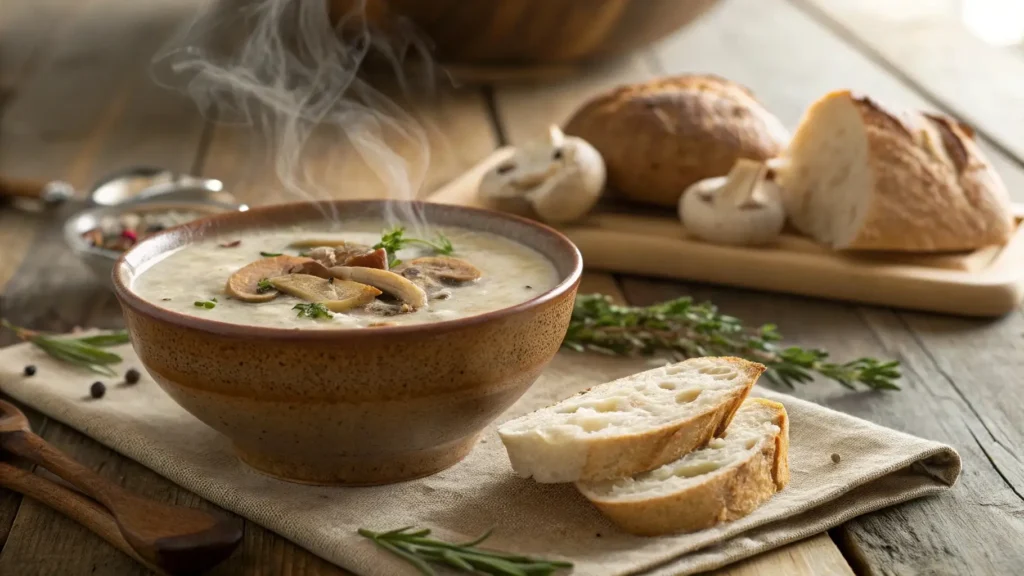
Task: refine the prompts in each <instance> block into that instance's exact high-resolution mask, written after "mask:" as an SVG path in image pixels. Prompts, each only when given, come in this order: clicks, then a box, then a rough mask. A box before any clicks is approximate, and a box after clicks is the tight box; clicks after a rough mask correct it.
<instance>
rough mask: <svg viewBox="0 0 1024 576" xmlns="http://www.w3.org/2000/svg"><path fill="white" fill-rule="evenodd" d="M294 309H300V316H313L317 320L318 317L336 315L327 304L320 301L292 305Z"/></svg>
mask: <svg viewBox="0 0 1024 576" xmlns="http://www.w3.org/2000/svg"><path fill="white" fill-rule="evenodd" d="M292 310H298V311H299V313H298V316H299V318H313V319H314V320H315V319H317V318H330V317H331V316H334V314H331V311H330V310H328V309H327V307H326V306H324V305H323V304H321V303H319V302H312V303H309V304H296V305H295V306H292Z"/></svg>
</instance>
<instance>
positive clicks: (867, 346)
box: [0, 0, 1024, 576]
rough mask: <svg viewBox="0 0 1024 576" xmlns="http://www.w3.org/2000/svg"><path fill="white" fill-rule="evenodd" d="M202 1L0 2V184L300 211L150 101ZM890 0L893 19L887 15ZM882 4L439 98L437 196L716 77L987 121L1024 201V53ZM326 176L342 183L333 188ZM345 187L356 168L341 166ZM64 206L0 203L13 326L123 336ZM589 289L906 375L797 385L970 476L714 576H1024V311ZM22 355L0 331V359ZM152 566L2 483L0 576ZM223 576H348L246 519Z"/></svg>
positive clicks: (781, 96) (642, 284)
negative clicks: (480, 165)
mask: <svg viewBox="0 0 1024 576" xmlns="http://www.w3.org/2000/svg"><path fill="white" fill-rule="evenodd" d="M197 1H198V0H148V1H147V2H129V1H127V0H82V1H77V2H72V1H70V0H5V1H4V2H3V4H2V6H0V122H2V125H0V174H4V175H7V176H24V177H39V178H63V179H67V180H69V181H70V182H72V183H74V184H75V185H76V186H78V187H80V188H85V187H87V186H88V185H89V184H90V183H91V182H93V181H95V180H96V179H98V178H99V177H101V176H103V175H104V174H106V173H107V172H109V171H112V170H114V169H117V168H120V167H124V166H127V165H131V164H156V165H160V166H164V167H168V168H172V169H176V170H180V171H185V172H191V173H195V174H203V175H208V176H212V177H217V178H221V179H222V180H224V181H225V182H226V184H227V185H228V187H229V188H230V189H231V190H232V191H233V192H234V193H235V194H236V195H237V196H238V197H239V198H240V199H241V200H243V201H245V202H248V203H250V204H260V203H267V202H272V201H275V200H283V199H287V196H286V195H285V194H284V193H282V192H281V189H280V187H279V186H278V185H277V183H276V182H275V181H274V180H273V178H272V177H271V175H270V174H268V173H267V170H266V168H265V166H266V165H267V162H265V161H264V158H263V157H261V156H260V155H259V154H253V153H252V152H253V151H254V150H258V149H259V148H258V144H257V143H256V142H255V139H254V138H252V137H251V136H250V135H249V134H248V133H247V132H245V131H244V130H241V129H238V128H230V127H225V126H222V125H215V124H213V123H210V122H208V121H206V120H205V119H204V118H202V117H201V116H200V115H199V114H198V113H197V110H196V107H195V106H194V104H193V103H191V102H190V101H188V100H186V99H184V98H182V97H181V96H179V95H177V94H175V93H173V92H169V91H166V90H164V89H161V88H158V87H156V86H154V85H153V83H152V81H151V80H150V77H149V75H148V67H149V62H150V58H151V56H152V55H153V54H154V52H155V51H156V50H157V49H158V48H159V46H160V45H161V43H162V42H163V41H164V40H165V39H166V37H167V36H168V34H170V33H171V32H172V30H174V28H175V27H176V26H177V25H179V24H180V23H182V22H183V21H185V20H186V19H187V18H189V17H190V16H191V15H192V13H193V10H194V8H195V6H196V3H197ZM881 4H884V3H881ZM878 5H880V3H879V2H868V3H866V4H865V3H860V2H858V1H857V0H724V2H723V4H722V5H721V6H720V7H719V8H718V9H716V10H714V11H713V12H712V13H710V14H708V15H707V16H706V17H705V18H704V19H702V20H701V21H699V22H698V23H697V24H695V25H693V26H691V27H689V28H687V29H686V30H684V31H682V32H680V33H678V34H676V35H675V36H673V37H671V38H670V39H668V40H666V41H663V42H661V43H659V44H657V45H655V46H653V47H651V48H650V49H647V50H644V51H642V52H639V53H637V54H634V55H632V56H630V57H628V58H625V59H622V60H618V61H615V62H609V63H606V64H605V65H602V66H601V67H599V68H595V69H589V70H586V71H584V72H583V73H581V74H580V75H577V76H573V77H570V78H566V79H564V80H560V81H556V82H552V83H548V84H545V85H543V86H528V85H518V86H493V87H489V86H485V87H463V88H460V89H458V90H456V89H448V90H445V91H443V92H442V93H441V94H439V96H438V98H437V101H436V102H433V103H430V104H429V105H423V106H421V107H420V108H421V113H422V114H423V116H424V117H425V118H426V119H428V120H430V122H431V124H432V125H433V127H434V128H433V130H432V133H431V140H432V144H433V150H432V154H433V158H432V165H431V168H430V171H429V173H428V175H427V178H426V182H425V184H424V191H429V190H431V189H433V188H435V187H437V186H438V185H440V184H442V183H444V182H446V181H447V180H449V179H451V178H452V177H454V176H455V175H457V174H459V173H460V172H461V171H463V170H465V169H466V168H468V167H469V166H471V165H472V164H473V163H474V162H476V161H477V160H479V159H481V158H483V157H484V156H485V155H487V153H488V152H489V151H491V150H493V149H494V148H495V147H497V146H499V145H502V144H507V143H512V144H515V143H518V142H523V141H524V140H527V139H530V138H532V137H535V136H536V135H539V134H542V133H543V130H544V128H545V126H546V125H548V124H549V123H552V122H560V121H562V120H564V119H565V117H566V115H567V114H568V113H569V112H570V111H571V110H572V109H573V107H574V106H575V105H577V104H578V103H579V102H580V101H581V100H582V99H583V98H585V97H587V96H588V95H589V94H591V93H593V92H595V91H597V90H600V89H602V88H604V87H607V86H610V85H614V84H617V83H622V82H628V81H637V80H643V79H645V78H650V77H652V76H656V75H661V74H672V73H680V72H689V71H707V72H714V73H717V74H721V75H724V76H726V77H729V78H732V79H734V80H737V81H739V82H742V83H745V84H747V85H749V86H751V87H752V88H753V89H754V91H755V92H756V93H757V94H758V95H759V97H760V98H761V99H762V100H763V101H764V102H765V103H766V105H767V106H768V108H769V109H771V110H773V111H775V112H776V113H777V114H778V115H779V116H780V117H781V118H782V120H783V122H785V123H786V124H787V125H789V126H791V127H792V126H794V125H795V123H796V121H797V120H798V118H799V116H800V113H801V112H802V110H803V109H804V108H805V107H806V106H807V105H808V104H809V103H810V102H811V101H812V100H813V99H815V98H816V97H817V96H819V95H821V94H823V93H824V92H825V91H827V90H830V89H833V88H840V87H852V88H857V89H860V90H863V91H866V92H868V93H870V94H873V95H875V96H876V97H878V98H880V99H882V100H887V101H891V102H893V103H894V104H897V105H909V106H919V107H924V108H930V109H936V110H941V111H946V112H950V113H954V114H956V115H959V116H960V117H961V118H963V119H964V120H967V121H968V122H971V123H972V124H974V125H975V126H976V127H977V128H978V131H979V134H980V138H981V140H982V142H983V145H984V147H985V148H986V150H987V151H988V153H989V154H990V157H991V159H992V161H993V163H994V164H995V165H996V167H997V169H998V170H999V171H1000V172H1001V174H1002V176H1003V178H1004V179H1005V180H1006V182H1007V183H1008V185H1009V186H1010V188H1011V190H1012V193H1013V195H1014V197H1015V199H1016V200H1018V201H1020V200H1024V164H1022V158H1024V108H1022V107H1021V105H1020V103H1021V102H1024V51H1019V50H1018V51H1017V53H1016V54H1013V53H1011V52H1010V51H1007V50H1002V49H997V48H993V47H991V46H988V45H985V44H983V43H982V42H980V41H979V40H977V39H975V38H973V37H971V36H970V35H969V34H967V33H966V32H965V31H964V30H963V29H962V28H958V27H957V26H955V23H952V22H951V21H948V20H946V19H943V18H938V17H935V18H932V17H929V16H928V15H927V14H922V13H917V14H916V15H915V14H911V15H910V16H905V15H904V17H901V18H896V17H892V18H885V19H882V18H879V17H878V12H877V10H878ZM350 158H351V155H349V154H346V152H345V150H343V149H331V150H324V151H322V153H321V154H320V155H319V156H318V157H317V158H314V159H313V161H314V162H320V165H321V166H323V167H326V168H327V169H330V170H332V171H333V170H339V169H343V170H347V171H346V172H345V179H344V182H345V183H346V185H345V186H343V187H341V188H342V189H341V191H340V192H339V195H343V196H374V195H377V194H379V186H376V185H375V184H374V183H373V182H372V181H371V177H370V176H369V175H368V174H367V172H366V170H365V167H360V166H354V167H353V166H352V162H351V161H350ZM332 173H334V172H332ZM338 174H341V172H338ZM79 207H80V205H78V204H77V203H72V204H69V205H66V206H63V207H61V208H60V209H58V210H57V211H55V212H26V211H24V210H16V209H14V208H13V207H10V206H7V207H3V208H0V290H2V295H3V296H2V309H0V311H2V314H3V316H4V317H7V318H9V319H10V320H11V321H13V322H15V323H17V324H22V325H28V326H30V327H33V328H39V329H47V330H55V331H65V330H68V329H70V328H72V327H73V326H100V327H118V326H121V323H122V320H121V316H120V311H119V309H118V307H117V304H116V302H115V299H114V297H113V295H112V294H111V293H110V292H109V291H107V290H106V289H105V288H104V287H103V286H102V285H101V284H100V283H98V282H97V281H96V280H95V279H94V278H93V277H92V276H91V275H90V273H89V272H88V271H87V270H86V268H85V267H84V266H83V265H82V264H81V263H80V262H79V261H78V260H76V259H75V257H74V256H73V255H72V254H71V253H70V252H69V251H68V250H67V249H66V248H65V245H64V243H63V241H62V238H61V226H62V223H63V220H64V219H65V218H66V217H67V216H68V215H70V214H71V213H73V211H74V210H76V209H77V208H79ZM584 290H588V291H603V292H606V293H611V294H613V295H615V296H616V297H618V298H621V299H623V300H626V301H629V302H631V303H635V304H650V303H653V302H656V301H659V300H663V299H667V298H671V297H675V296H679V295H683V294H689V295H693V296H695V297H696V298H698V299H710V300H712V301H714V302H715V303H717V304H718V305H719V306H720V307H721V308H722V309H723V310H724V311H725V312H726V313H729V314H732V315H735V316H738V317H740V318H742V319H744V320H745V321H747V322H749V323H764V322H774V323H777V324H778V325H779V326H780V329H781V330H782V332H783V333H784V334H785V335H786V336H787V339H788V340H789V341H790V342H792V343H794V344H799V345H805V346H824V347H827V348H828V349H830V350H831V351H832V352H833V353H834V354H835V355H837V356H838V357H849V358H853V357H859V356H865V355H870V356H877V357H883V358H897V359H899V360H901V361H902V362H903V369H904V372H905V377H904V379H903V381H902V386H903V391H901V392H896V393H870V392H850V391H847V390H845V389H843V388H841V387H840V386H838V385H834V384H832V383H829V382H825V381H815V382H813V383H810V384H807V385H805V386H802V387H801V388H799V389H798V390H796V391H795V394H797V395H798V396H800V397H803V398H807V399H810V400H813V401H816V402H820V403H822V404H824V405H826V406H829V407H831V408H834V409H837V410H841V411H844V412H848V413H851V414H854V415H857V416H860V417H863V418H866V419H869V420H871V421H874V422H877V423H880V424H884V425H887V426H891V427H893V428H896V429H898V430H903V431H906V432H909V433H912V434H917V435H920V436H923V437H926V438H930V439H934V440H938V441H942V442H946V443H949V444H951V445H953V446H954V447H956V449H957V450H959V452H960V454H961V455H962V457H963V462H964V473H963V476H962V478H961V481H960V483H959V484H958V486H957V487H956V488H955V489H954V490H952V491H951V492H949V493H947V494H945V495H943V496H940V497H933V498H926V499H922V500H918V501H914V502H911V503H908V504H904V505H901V506H896V507H893V508H889V509H886V510H882V511H879V512H876V513H874V514H869V515H866V516H862V517H860V518H856V519H854V520H852V521H850V522H848V523H846V524H844V525H842V526H840V527H838V528H836V529H834V530H832V531H831V532H830V533H828V534H821V535H819V536H816V537H813V538H810V539H808V540H806V541H803V542H798V543H795V544H792V545H789V546H787V547H785V548H782V549H780V550H777V551H774V552H771V553H768V554H764V555H762V556H759V557H755V558H752V559H750V560H748V561H745V562H743V563H741V564H738V565H736V566H732V567H729V568H728V569H725V570H722V571H721V572H720V573H721V574H730V575H741V574H744V575H745V574H775V573H778V574H808V575H810V574H815V575H821V574H852V573H858V574H861V573H863V574H1019V573H1020V567H1021V566H1022V565H1024V546H1022V545H1021V542H1022V538H1024V496H1022V494H1024V466H1022V465H1021V456H1020V455H1019V451H1018V449H1017V447H1018V446H1021V445H1024V438H1022V434H1024V428H1022V426H1021V423H1022V422H1024V401H1022V400H1024V392H1022V385H1024V377H1022V376H1021V375H1022V374H1024V316H1022V314H1021V313H1020V311H1018V312H1016V313H1013V314H1010V315H1009V316H1007V317H1005V318H1003V319H1000V320H996V321H979V320H966V319H959V318H952V317H942V316H936V315H929V314H920V313H907V312H901V311H895V310H889V309H884V308H874V307H864V306H856V305H850V304H842V303H835V302H827V301H820V300H811V299H804V298H798V297H789V296H783V295H774V294H767V293H759V292H756V291H747V290H735V289H728V288H721V287H712V286H707V285H695V284H686V283H679V282H666V281H656V280H651V279H643V278H634V277H612V276H609V275H604V274H597V273H588V276H587V278H586V286H585V287H584ZM12 342H13V338H12V336H11V334H9V333H4V334H3V335H0V345H6V344H10V343H12ZM32 418H33V424H34V427H35V429H36V430H37V431H38V432H40V433H41V434H42V436H43V437H45V438H46V439H47V440H49V441H50V442H52V443H53V444H55V445H57V446H58V447H60V448H61V449H63V450H65V451H67V452H68V453H70V454H72V455H73V456H74V457H75V458H77V459H79V460H80V461H82V462H84V463H86V464H87V465H89V466H91V467H93V468H94V469H96V470H98V471H99V472H100V473H101V474H103V475H105V476H107V477H109V478H112V479H115V480H116V481H118V482H120V483H121V484H123V485H124V486H126V487H127V488H130V489H132V490H137V491H139V492H141V493H143V494H145V495H147V496H150V497H153V498H157V499H160V500H164V501H167V502H176V503H180V504H187V505H197V506H211V505H210V504H208V503H206V502H204V501H203V500H202V499H200V498H199V497H197V496H195V495H194V494H191V493H189V492H187V491H185V490H183V489H181V488H179V487H177V486H176V485H174V484H172V483H170V482H168V481H167V480H165V479H163V478H161V477H160V476H157V475H156V474H155V473H153V472H151V471H149V470H148V469H146V468H144V467H142V466H141V465H139V464H137V463H135V462H133V461H130V460H128V459H126V458H123V457H121V456H119V455H118V454H116V453H114V452H112V451H110V450H108V449H107V448H105V447H103V446H101V445H99V444H97V443H96V442H93V441H92V440H90V439H88V438H87V437H85V436H83V435H82V434H79V433H77V432H75V431H73V430H71V429H69V428H68V427H66V426H64V425H62V424H60V423H58V422H56V421H53V420H50V419H47V418H45V417H42V416H41V415H39V414H38V413H32ZM144 573H145V570H144V569H143V568H141V567H140V566H138V565H136V564H134V563H133V562H132V561H131V560H130V559H129V558H128V557H126V556H124V555H122V554H121V553H120V552H117V551H116V550H114V549H113V548H111V547H109V546H108V545H107V544H106V543H104V542H103V541H102V540H100V539H98V538H97V537H95V536H93V535H92V534H91V533H89V532H87V531H86V530H85V529H83V528H82V527H80V526H78V525H77V524H75V523H73V522H72V521H70V520H67V519H65V518H63V517H61V516H59V515H57V514H56V513H54V512H52V511H51V510H49V509H48V508H46V507H45V506H43V505H41V504H39V503H37V502H34V501H32V500H29V499H22V498H21V497H20V496H18V495H17V494H14V493H11V492H7V491H4V490H2V489H0V574H4V575H7V574H11V575H14V574H18V575H20V576H32V575H53V574H62V575H67V576H76V575H85V574H89V575H93V576H114V575H117V576H122V575H132V574H144ZM215 574H218V575H228V574H232V575H253V576H255V575H276V574H290V575H294V576H299V575H313V574H317V575H319V574H324V575H326V574H343V572H342V571H341V570H339V569H338V568H336V567H334V566H332V565H329V564H328V563H326V562H324V561H322V560H320V559H319V558H317V557H315V556H313V555H311V554H310V553H308V552H306V551H304V550H303V549H301V548H299V547H297V546H295V545H293V544H291V543H290V542H288V541H286V540H284V539H283V538H281V537H279V536H277V535H275V534H273V533H271V532H269V531H267V530H264V529H263V528H261V527H259V526H257V525H255V524H252V523H249V524H247V526H246V530H245V540H244V544H243V545H242V547H241V549H240V550H239V551H238V552H237V553H236V554H235V555H234V556H233V557H232V558H231V559H229V560H228V561H227V562H226V563H225V564H223V565H222V566H220V567H219V568H218V569H217V570H216V571H215Z"/></svg>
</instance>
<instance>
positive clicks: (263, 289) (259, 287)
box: [256, 278, 275, 294]
mask: <svg viewBox="0 0 1024 576" xmlns="http://www.w3.org/2000/svg"><path fill="white" fill-rule="evenodd" d="M271 290H275V288H274V285H273V284H271V283H270V280H268V279H266V278H264V279H262V280H260V281H259V282H257V283H256V293H257V294H266V293H267V292H270V291H271Z"/></svg>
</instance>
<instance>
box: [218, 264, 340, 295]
mask: <svg viewBox="0 0 1024 576" xmlns="http://www.w3.org/2000/svg"><path fill="white" fill-rule="evenodd" d="M297 272H302V273H305V274H312V275H314V276H320V277H321V278H327V277H329V276H330V273H329V272H328V271H327V268H326V267H324V266H323V265H322V264H321V263H319V262H317V261H316V260H313V259H312V258H304V257H300V256H288V255H284V254H283V255H280V256H272V257H269V258H262V259H260V260H256V261H255V262H250V263H248V264H246V265H245V266H243V267H242V268H239V269H238V270H237V271H235V273H234V274H232V275H231V277H230V278H228V281H227V285H226V286H225V291H226V292H227V293H228V294H229V295H230V296H231V297H232V298H235V299H238V300H241V301H242V302H269V301H271V300H273V299H274V298H276V297H277V291H276V290H270V291H268V292H260V291H259V283H260V280H265V279H268V278H273V277H275V276H284V275H286V274H294V273H297Z"/></svg>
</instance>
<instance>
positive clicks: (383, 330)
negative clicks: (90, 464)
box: [111, 200, 583, 340]
mask: <svg viewBox="0 0 1024 576" xmlns="http://www.w3.org/2000/svg"><path fill="white" fill-rule="evenodd" d="M385 202H406V203H409V204H418V205H420V206H424V205H429V206H435V207H437V208H436V209H440V210H451V211H456V212H466V213H471V214H473V213H475V214H482V215H485V216H486V217H488V218H503V219H506V220H511V221H514V222H518V223H520V224H524V225H526V226H528V227H531V228H535V229H537V230H539V231H541V232H542V233H544V234H547V235H548V236H549V237H551V238H553V239H554V240H555V241H557V242H558V243H560V244H562V246H563V248H565V249H566V251H567V253H568V254H570V255H571V257H572V269H571V270H570V272H569V274H568V275H566V277H565V278H564V279H563V280H562V281H561V282H559V283H558V284H556V285H555V286H554V287H553V288H551V289H549V290H547V291H545V292H542V293H540V294H538V295H537V296H535V297H533V298H531V299H529V300H526V301H524V302H520V303H519V304H516V305H514V306H507V307H505V308H499V309H497V310H491V311H490V312H483V313H481V314H474V315H472V316H466V317H464V318H456V319H453V320H442V321H440V322H422V323H418V324H406V325H400V326H375V327H373V328H368V327H359V328H323V329H317V330H302V329H295V328H274V327H269V326H254V325H248V324H233V323H231V322H222V321H220V320H211V319H208V318H200V317H198V316H190V315H188V314H183V313H181V312H174V311H172V310H168V309H166V308H162V307H160V306H158V305H156V304H154V303H152V302H149V301H148V300H146V299H144V298H142V297H141V296H139V295H138V294H136V293H135V292H134V291H133V290H132V289H131V288H130V287H128V286H127V285H126V284H125V283H124V281H123V280H122V279H121V274H120V271H121V269H122V268H124V267H125V266H126V265H127V262H126V260H127V258H128V256H129V255H131V254H132V252H135V251H136V250H138V249H139V248H140V247H142V246H144V245H146V244H149V243H151V242H155V241H158V240H159V239H160V238H161V237H164V236H170V235H173V234H176V233H177V232H178V231H179V230H184V229H188V228H198V227H205V226H209V225H210V224H213V223H218V222H222V221H225V220H227V221H230V220H234V219H247V218H253V217H258V216H260V215H266V214H273V213H275V212H288V211H291V210H295V209H298V208H300V207H305V206H317V205H320V206H323V205H332V204H334V205H337V204H344V205H369V204H384V203H385ZM509 239H510V240H513V241H516V242H518V240H516V239H515V238H509ZM186 245H188V244H186ZM162 253H163V252H161V254H162ZM541 255H542V256H544V257H545V258H548V259H549V260H550V259H551V258H550V256H548V255H547V254H541ZM111 275H112V276H113V284H114V292H115V294H116V295H117V298H118V300H120V301H121V303H122V304H123V305H125V306H127V307H129V308H131V309H132V310H133V311H135V312H137V313H140V314H143V315H146V316H152V317H155V318H157V319H159V320H163V321H165V322H169V323H171V324H177V325H180V326H184V327H185V328H191V329H195V330H200V331H203V332H209V333H213V334H218V335H222V336H244V337H249V338H267V339H284V340H324V339H340V338H351V337H355V336H360V337H371V336H374V335H401V334H409V333H416V332H439V331H449V330H456V329H459V328H464V327H467V326H474V325H476V324H482V323H486V322H491V321H495V320H500V319H502V318H505V317H507V316H512V315H514V314H517V313H519V312H522V311H524V310H527V309H530V308H534V307H536V306H539V305H541V304H545V303H547V302H549V301H551V300H553V299H555V298H558V297H560V296H562V295H563V294H565V292H567V291H569V290H570V289H571V288H572V287H573V286H575V285H576V284H577V283H578V282H579V280H580V278H581V277H582V275H583V255H582V254H580V251H579V248H577V247H576V245H575V244H573V243H572V241H571V240H569V238H568V237H566V236H565V234H562V233H561V232H559V231H558V230H555V229H554V228H552V227H550V226H548V225H546V224H543V223H540V222H537V221H536V220H531V219H529V218H524V217H522V216H517V215H515V214H509V213H506V212H499V211H497V210H487V209H483V208H471V207H467V206H459V205H456V204H439V203H434V202H423V201H419V200H416V201H408V200H405V201H396V200H331V201H316V202H308V201H307V202H288V203H283V204H272V205H269V206H260V207H255V208H250V209H249V210H248V211H245V212H226V213H222V214H215V215H212V216H208V217H206V218H201V219H198V220H193V221H190V222H186V223H184V224H179V225H178V226H174V227H173V228H168V229H166V230H163V231H161V232H158V233H156V234H153V235H151V236H148V237H147V238H146V239H144V240H143V241H142V242H139V243H138V244H136V245H135V246H132V247H131V248H130V249H129V250H127V251H125V252H123V253H122V254H121V255H120V257H119V258H118V259H117V262H115V263H114V266H113V270H112V271H111Z"/></svg>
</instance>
